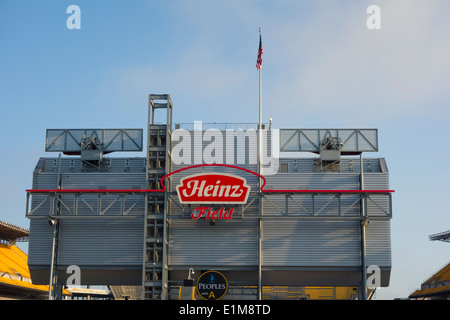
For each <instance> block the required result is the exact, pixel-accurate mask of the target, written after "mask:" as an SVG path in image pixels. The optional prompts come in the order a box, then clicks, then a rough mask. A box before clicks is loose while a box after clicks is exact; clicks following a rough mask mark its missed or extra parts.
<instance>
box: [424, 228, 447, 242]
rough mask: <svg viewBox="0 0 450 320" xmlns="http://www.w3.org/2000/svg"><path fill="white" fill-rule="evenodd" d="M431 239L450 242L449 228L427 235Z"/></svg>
mask: <svg viewBox="0 0 450 320" xmlns="http://www.w3.org/2000/svg"><path fill="white" fill-rule="evenodd" d="M429 239H430V240H431V241H444V242H450V230H448V231H445V232H440V233H435V234H432V235H430V236H429Z"/></svg>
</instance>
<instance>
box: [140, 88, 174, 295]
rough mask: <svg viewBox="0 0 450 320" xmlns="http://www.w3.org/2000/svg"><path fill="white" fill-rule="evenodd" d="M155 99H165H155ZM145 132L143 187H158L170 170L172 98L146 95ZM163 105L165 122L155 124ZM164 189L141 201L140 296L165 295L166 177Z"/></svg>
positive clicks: (166, 275)
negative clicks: (142, 202)
mask: <svg viewBox="0 0 450 320" xmlns="http://www.w3.org/2000/svg"><path fill="white" fill-rule="evenodd" d="M156 100H165V102H164V103H157V102H155V101H156ZM148 107H149V114H148V128H147V130H148V134H147V164H146V166H147V168H146V172H147V173H146V175H147V189H153V190H156V189H162V186H161V178H162V177H163V176H164V175H165V174H167V173H169V172H170V171H171V163H172V161H171V159H170V149H171V148H170V147H171V143H170V141H171V140H170V139H171V127H172V102H171V100H170V96H169V95H149V106H148ZM156 109H166V112H167V117H166V124H155V110H156ZM164 185H165V187H166V192H164V193H161V192H149V193H147V199H146V204H145V218H144V225H145V229H144V254H143V272H142V299H143V300H147V299H154V300H159V299H162V300H165V299H166V297H167V280H168V272H167V270H168V266H167V234H168V232H167V210H168V197H167V192H168V191H169V190H170V178H168V179H166V180H165V181H164Z"/></svg>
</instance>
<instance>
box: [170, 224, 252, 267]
mask: <svg viewBox="0 0 450 320" xmlns="http://www.w3.org/2000/svg"><path fill="white" fill-rule="evenodd" d="M256 226H257V224H256V221H216V223H215V225H210V223H209V221H205V220H203V221H192V220H190V219H189V220H187V219H183V220H182V219H173V220H172V222H171V224H170V234H169V265H170V266H171V267H177V266H191V267H193V266H209V267H211V266H214V267H235V266H241V267H246V266H255V265H256V264H257V253H258V247H257V228H256Z"/></svg>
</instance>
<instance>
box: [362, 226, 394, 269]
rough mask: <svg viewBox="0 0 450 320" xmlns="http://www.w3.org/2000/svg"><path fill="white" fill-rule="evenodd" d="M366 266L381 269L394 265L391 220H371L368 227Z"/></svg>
mask: <svg viewBox="0 0 450 320" xmlns="http://www.w3.org/2000/svg"><path fill="white" fill-rule="evenodd" d="M366 264H367V265H368V266H369V265H377V266H379V267H390V266H391V265H392V257H391V226H390V221H389V220H370V222H369V225H368V226H367V227H366Z"/></svg>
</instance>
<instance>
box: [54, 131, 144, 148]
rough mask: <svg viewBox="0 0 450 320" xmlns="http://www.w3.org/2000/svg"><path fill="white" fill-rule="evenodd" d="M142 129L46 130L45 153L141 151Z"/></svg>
mask: <svg viewBox="0 0 450 320" xmlns="http://www.w3.org/2000/svg"><path fill="white" fill-rule="evenodd" d="M142 133H143V131H142V129H47V134H46V140H45V151H46V152H63V153H65V154H80V153H81V151H82V150H96V149H100V150H102V151H103V152H104V153H108V152H113V151H142V145H143V143H142V140H143V139H142V138H143V136H142Z"/></svg>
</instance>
